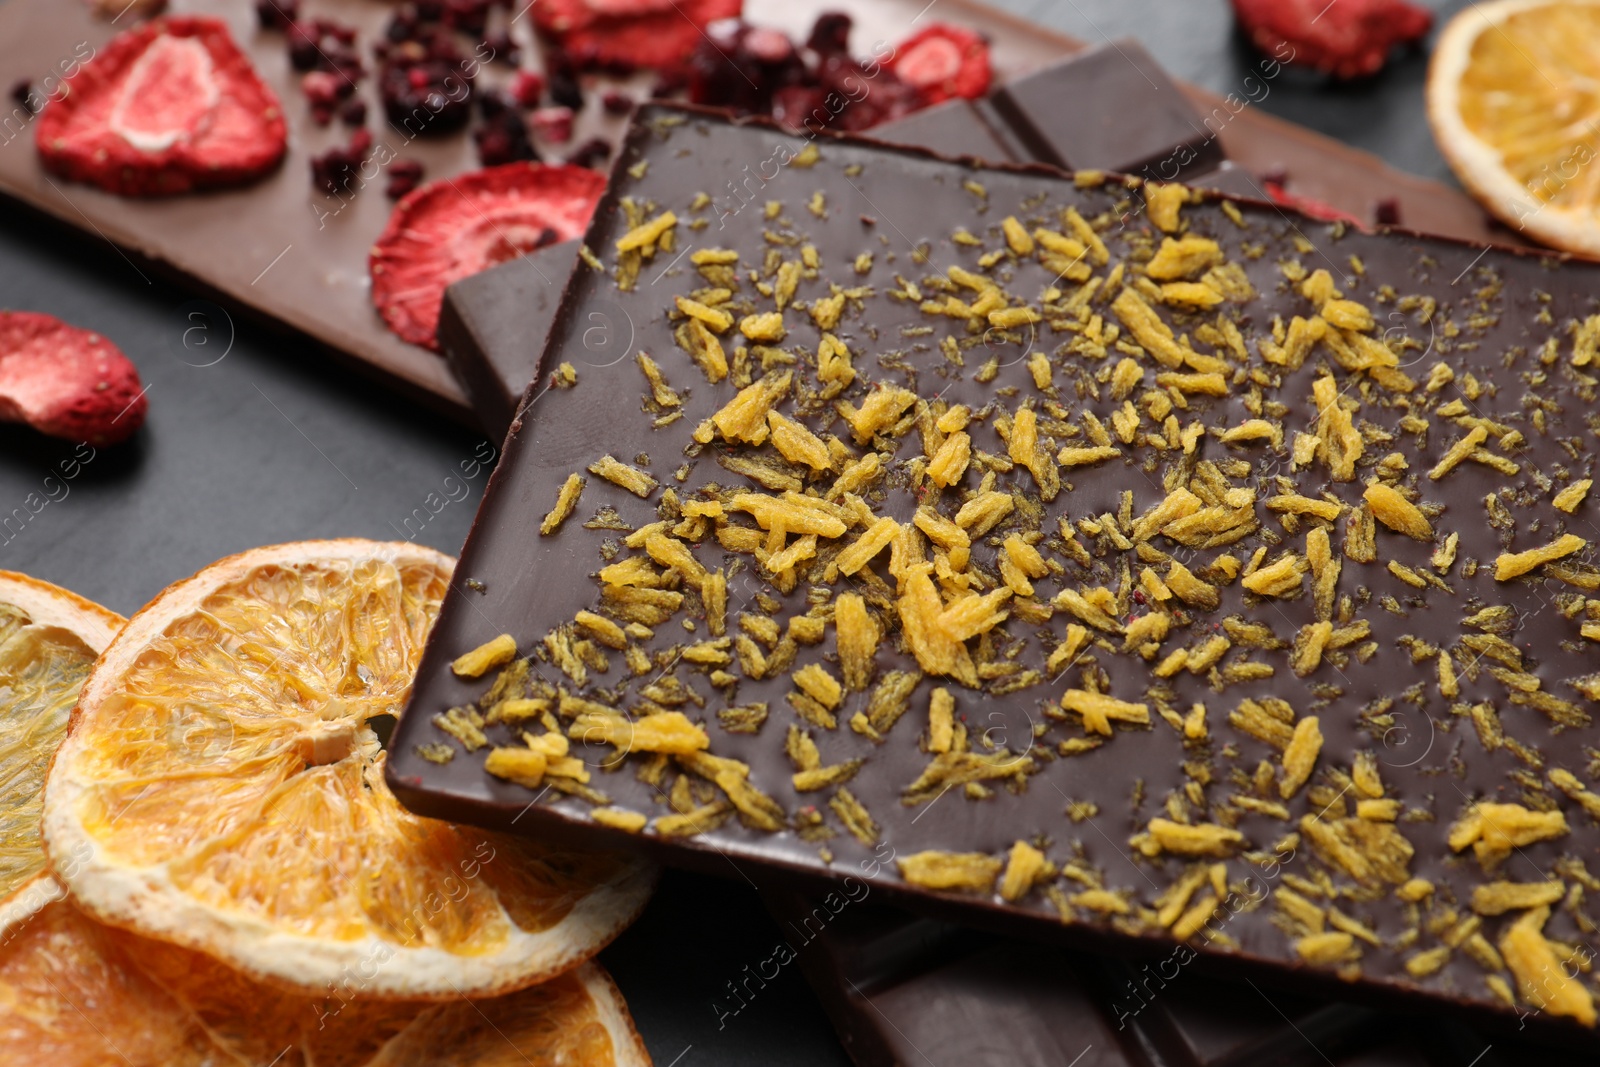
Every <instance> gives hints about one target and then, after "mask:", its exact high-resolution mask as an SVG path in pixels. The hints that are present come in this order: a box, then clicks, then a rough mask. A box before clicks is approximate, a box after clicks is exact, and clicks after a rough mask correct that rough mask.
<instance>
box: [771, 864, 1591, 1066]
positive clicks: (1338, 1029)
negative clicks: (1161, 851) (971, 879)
mask: <svg viewBox="0 0 1600 1067" xmlns="http://www.w3.org/2000/svg"><path fill="white" fill-rule="evenodd" d="M854 896H860V891H859V887H857V889H856V892H855V894H854ZM762 897H763V899H764V900H765V901H766V903H767V908H768V910H769V911H771V912H772V915H773V917H774V918H776V919H777V920H778V924H779V930H780V931H781V932H782V934H783V936H784V939H785V941H786V943H787V944H788V945H789V947H790V948H791V949H792V950H793V952H794V955H795V959H796V961H797V962H798V963H799V965H800V968H801V970H802V971H804V972H805V975H806V978H807V980H808V981H810V983H811V986H812V988H813V989H814V990H815V991H816V993H817V997H818V999H819V1000H820V1001H821V1002H822V1005H823V1008H824V1010H825V1011H826V1012H827V1013H828V1017H829V1019H830V1021H832V1022H833V1024H834V1029H835V1030H836V1031H837V1032H838V1033H839V1035H840V1040H841V1041H842V1042H843V1043H844V1046H845V1049H846V1051H848V1052H849V1053H850V1057H851V1059H852V1060H854V1061H855V1063H856V1064H857V1065H858V1067H900V1065H905V1067H915V1065H918V1064H926V1063H959V1064H964V1065H974V1067H991V1065H992V1067H1033V1065H1039V1067H1043V1065H1054V1067H1062V1065H1068V1064H1071V1065H1074V1067H1280V1065H1281V1067H1287V1065H1291V1064H1294V1065H1299V1064H1313V1063H1328V1064H1332V1065H1334V1067H1355V1065H1362V1067H1464V1065H1467V1064H1472V1065H1474V1067H1506V1065H1510V1064H1520V1063H1535V1062H1540V1061H1545V1060H1549V1061H1552V1062H1564V1061H1565V1060H1567V1059H1569V1058H1570V1054H1569V1053H1567V1052H1565V1051H1564V1050H1561V1049H1559V1048H1551V1047H1547V1046H1543V1045H1537V1044H1534V1043H1532V1042H1530V1041H1529V1040H1528V1039H1527V1037H1526V1036H1525V1035H1511V1036H1506V1035H1501V1034H1491V1035H1488V1036H1485V1035H1483V1034H1480V1033H1478V1032H1477V1031H1475V1030H1473V1029H1472V1028H1471V1027H1470V1026H1468V1025H1466V1024H1465V1023H1462V1022H1460V1021H1454V1020H1452V1021H1448V1022H1444V1021H1438V1020H1434V1019H1431V1018H1425V1017H1418V1016H1412V1015H1402V1014H1396V1013H1393V1012H1381V1011H1376V1010H1373V1009H1371V1008H1366V1007H1361V1006H1358V1005H1354V1004H1349V1003H1341V1002H1338V1001H1332V1002H1330V1001H1318V1000H1312V999H1308V998H1305V997H1301V996H1296V995H1293V994H1289V993H1285V992H1284V991H1282V990H1281V989H1278V988H1276V987H1274V986H1271V985H1268V986H1262V985H1259V984H1251V983H1246V982H1238V981H1228V980H1219V979H1217V978H1216V977H1215V976H1214V975H1211V974H1205V973H1201V972H1200V971H1199V970H1196V969H1193V968H1191V967H1189V963H1190V962H1191V961H1192V959H1193V954H1192V953H1190V954H1188V955H1183V954H1169V955H1168V956H1166V957H1164V958H1160V959H1157V960H1153V961H1149V962H1145V963H1143V964H1142V965H1134V964H1130V963H1128V962H1126V961H1123V960H1119V959H1113V958H1109V957H1101V956H1095V955H1090V954H1086V953H1075V952H1068V951H1063V950H1061V949H1056V948H1052V947H1049V946H1044V945H1038V944H1027V943H1024V942H1021V941H1014V940H1011V939H1009V938H1000V937H995V936H992V935H986V934H981V933H978V932H976V931H973V930H969V929H963V928H961V927H958V926H953V925H951V924H949V923H943V922H939V921H938V920H935V919H925V918H918V917H916V916H913V915H910V914H908V913H906V912H904V911H901V910H899V909H898V908H894V907H890V906H888V905H883V904H876V903H873V902H871V901H868V900H866V899H859V900H857V899H852V898H851V897H848V896H840V895H838V894H835V895H834V896H833V897H832V898H827V897H823V898H818V897H810V896H805V895H802V894H800V893H796V892H793V891H789V890H784V889H768V890H766V891H764V892H763V893H762ZM1181 952H1182V950H1181V949H1180V953H1181Z"/></svg>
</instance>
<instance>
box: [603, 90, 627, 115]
mask: <svg viewBox="0 0 1600 1067" xmlns="http://www.w3.org/2000/svg"><path fill="white" fill-rule="evenodd" d="M600 106H601V107H603V108H604V109H605V112H606V114H608V115H626V114H627V113H628V112H630V111H632V110H633V97H631V96H629V95H628V94H627V93H622V92H617V91H615V90H613V91H611V92H609V93H606V94H605V96H603V97H601V98H600Z"/></svg>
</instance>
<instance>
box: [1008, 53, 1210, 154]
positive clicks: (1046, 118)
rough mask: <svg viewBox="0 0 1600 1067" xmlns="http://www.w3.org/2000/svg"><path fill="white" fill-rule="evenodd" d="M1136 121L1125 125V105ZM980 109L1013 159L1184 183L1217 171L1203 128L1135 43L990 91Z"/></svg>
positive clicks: (1185, 101) (1174, 85) (1175, 88)
mask: <svg viewBox="0 0 1600 1067" xmlns="http://www.w3.org/2000/svg"><path fill="white" fill-rule="evenodd" d="M1130 101H1133V102H1137V103H1136V106H1135V107H1134V108H1133V109H1132V110H1133V112H1134V114H1135V115H1136V116H1137V118H1136V119H1135V120H1134V121H1130V120H1129V115H1128V114H1127V110H1126V109H1127V105H1128V103H1129V102H1130ZM980 110H982V111H983V113H985V114H986V115H989V116H992V117H993V118H994V119H996V120H998V121H995V122H994V123H993V124H994V125H996V126H999V127H1002V128H1004V129H1005V130H1006V131H1007V132H1008V133H1009V134H1010V136H1011V137H1012V138H1013V139H1014V142H1013V143H1014V144H1015V146H1016V149H1017V154H1016V158H1018V159H1031V160H1035V161H1037V162H1039V163H1049V164H1051V165H1052V166H1056V167H1060V168H1062V169H1063V170H1113V171H1117V172H1119V173H1123V174H1137V175H1138V176H1140V177H1141V178H1146V179H1149V180H1152V181H1190V180H1192V179H1194V178H1196V177H1198V176H1200V175H1202V174H1206V173H1208V172H1210V171H1213V170H1216V169H1217V168H1218V167H1219V166H1221V165H1222V160H1223V152H1222V143H1221V142H1220V141H1219V140H1218V138H1217V133H1218V132H1219V131H1214V130H1212V129H1210V128H1208V127H1207V126H1206V124H1205V122H1204V120H1203V119H1201V117H1200V115H1199V113H1198V112H1197V111H1196V110H1195V108H1194V105H1192V104H1190V103H1189V100H1188V98H1187V97H1185V96H1184V95H1183V91H1182V90H1181V89H1179V88H1178V85H1177V83H1176V82H1174V81H1173V80H1172V79H1171V78H1170V77H1168V75H1167V72H1166V71H1164V70H1162V69H1161V65H1160V64H1159V63H1157V62H1156V61H1155V58H1154V57H1153V56H1151V55H1150V53H1149V52H1148V51H1146V50H1145V48H1144V47H1143V46H1142V45H1140V44H1139V42H1138V41H1136V40H1133V39H1131V38H1128V39H1123V40H1120V41H1109V42H1107V43H1106V44H1103V45H1100V46H1099V47H1097V48H1091V49H1089V50H1088V51H1086V52H1083V53H1081V54H1080V55H1078V56H1076V57H1075V58H1074V60H1073V61H1072V62H1071V63H1066V64H1057V65H1054V66H1051V67H1047V68H1045V69H1044V70H1041V71H1037V72H1035V73H1033V74H1027V75H1024V76H1022V77H1020V78H1014V79H1012V80H1011V81H1009V82H1007V83H1006V84H1004V85H1002V86H1000V87H999V88H998V89H996V90H995V91H994V93H993V94H992V95H991V96H990V97H989V99H988V100H986V101H984V102H983V104H982V105H981V108H980Z"/></svg>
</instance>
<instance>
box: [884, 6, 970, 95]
mask: <svg viewBox="0 0 1600 1067" xmlns="http://www.w3.org/2000/svg"><path fill="white" fill-rule="evenodd" d="M889 69H890V70H892V71H894V72H895V74H897V75H898V76H899V77H900V80H901V81H903V82H905V83H907V84H908V85H912V86H914V87H915V88H916V89H917V91H918V92H919V93H921V95H922V99H923V101H924V102H925V103H928V104H937V103H940V102H942V101H945V100H949V99H951V98H952V97H957V96H962V97H966V98H967V99H968V100H975V99H977V98H978V97H980V96H982V95H983V94H984V93H987V92H988V91H989V81H990V79H991V77H992V76H993V75H992V72H991V71H990V69H989V42H987V41H985V40H984V39H983V37H982V35H980V34H977V33H974V32H972V31H971V30H969V29H965V28H963V27H961V26H952V25H950V24H949V23H947V22H936V23H934V24H933V25H932V26H929V27H928V28H927V29H925V30H923V31H922V32H920V33H918V34H915V35H914V36H911V37H908V38H906V39H905V40H904V41H902V42H901V43H900V46H899V47H898V48H896V49H895V54H894V59H892V60H891V61H890V63H889Z"/></svg>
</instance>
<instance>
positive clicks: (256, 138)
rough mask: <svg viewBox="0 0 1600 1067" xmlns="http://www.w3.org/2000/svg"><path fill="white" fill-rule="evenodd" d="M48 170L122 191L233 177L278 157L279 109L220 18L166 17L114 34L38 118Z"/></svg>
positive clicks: (206, 184) (163, 190)
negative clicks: (98, 53)
mask: <svg viewBox="0 0 1600 1067" xmlns="http://www.w3.org/2000/svg"><path fill="white" fill-rule="evenodd" d="M35 129H36V134H35V136H36V139H37V144H38V146H39V157H40V160H41V161H42V162H43V163H44V165H45V167H46V169H48V170H50V171H53V172H54V173H56V174H59V175H61V176H62V177H64V178H69V179H71V180H73V181H81V182H88V183H90V184H92V185H98V186H100V187H101V188H103V189H109V190H110V191H111V192H113V193H119V194H121V195H123V196H167V195H170V194H174V193H186V192H189V191H191V190H194V189H206V188H214V187H217V186H226V185H239V184H242V183H244V182H248V181H251V180H252V179H254V178H257V177H259V176H261V175H262V174H264V173H266V172H267V171H269V170H271V169H272V168H273V167H275V166H277V164H278V161H279V160H280V159H282V158H283V153H284V147H285V145H286V144H287V131H286V130H285V127H284V122H283V109H282V107H280V106H279V104H278V98H277V97H276V96H274V95H273V93H272V90H271V89H269V88H267V87H266V85H264V84H263V83H262V81H261V79H260V78H258V77H257V76H256V72H255V70H254V69H252V68H251V66H250V61H249V60H248V59H247V58H245V55H244V53H243V52H241V51H240V50H239V47H238V45H236V44H234V43H233V39H232V38H231V37H229V36H228V28H227V24H226V23H224V22H222V21H221V20H220V19H212V18H193V17H179V16H173V17H171V18H165V19H157V20H156V21H154V22H149V23H146V24H145V25H143V26H140V27H138V28H137V29H133V30H129V31H128V32H126V33H123V34H120V35H119V36H117V37H116V38H114V39H113V40H112V41H111V43H110V44H108V45H106V47H105V48H104V49H103V50H102V51H101V53H100V55H99V56H97V57H96V58H94V59H92V60H90V61H89V62H88V63H85V64H84V65H83V66H82V67H81V68H80V69H79V70H78V71H77V72H76V73H75V74H74V75H73V76H72V77H70V78H67V79H66V81H65V82H64V83H63V91H62V92H61V93H60V94H59V96H58V97H57V98H56V99H55V100H53V101H52V102H51V104H50V106H49V107H47V108H45V110H44V114H43V115H41V116H40V118H39V121H38V123H37V124H36V127H35Z"/></svg>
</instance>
